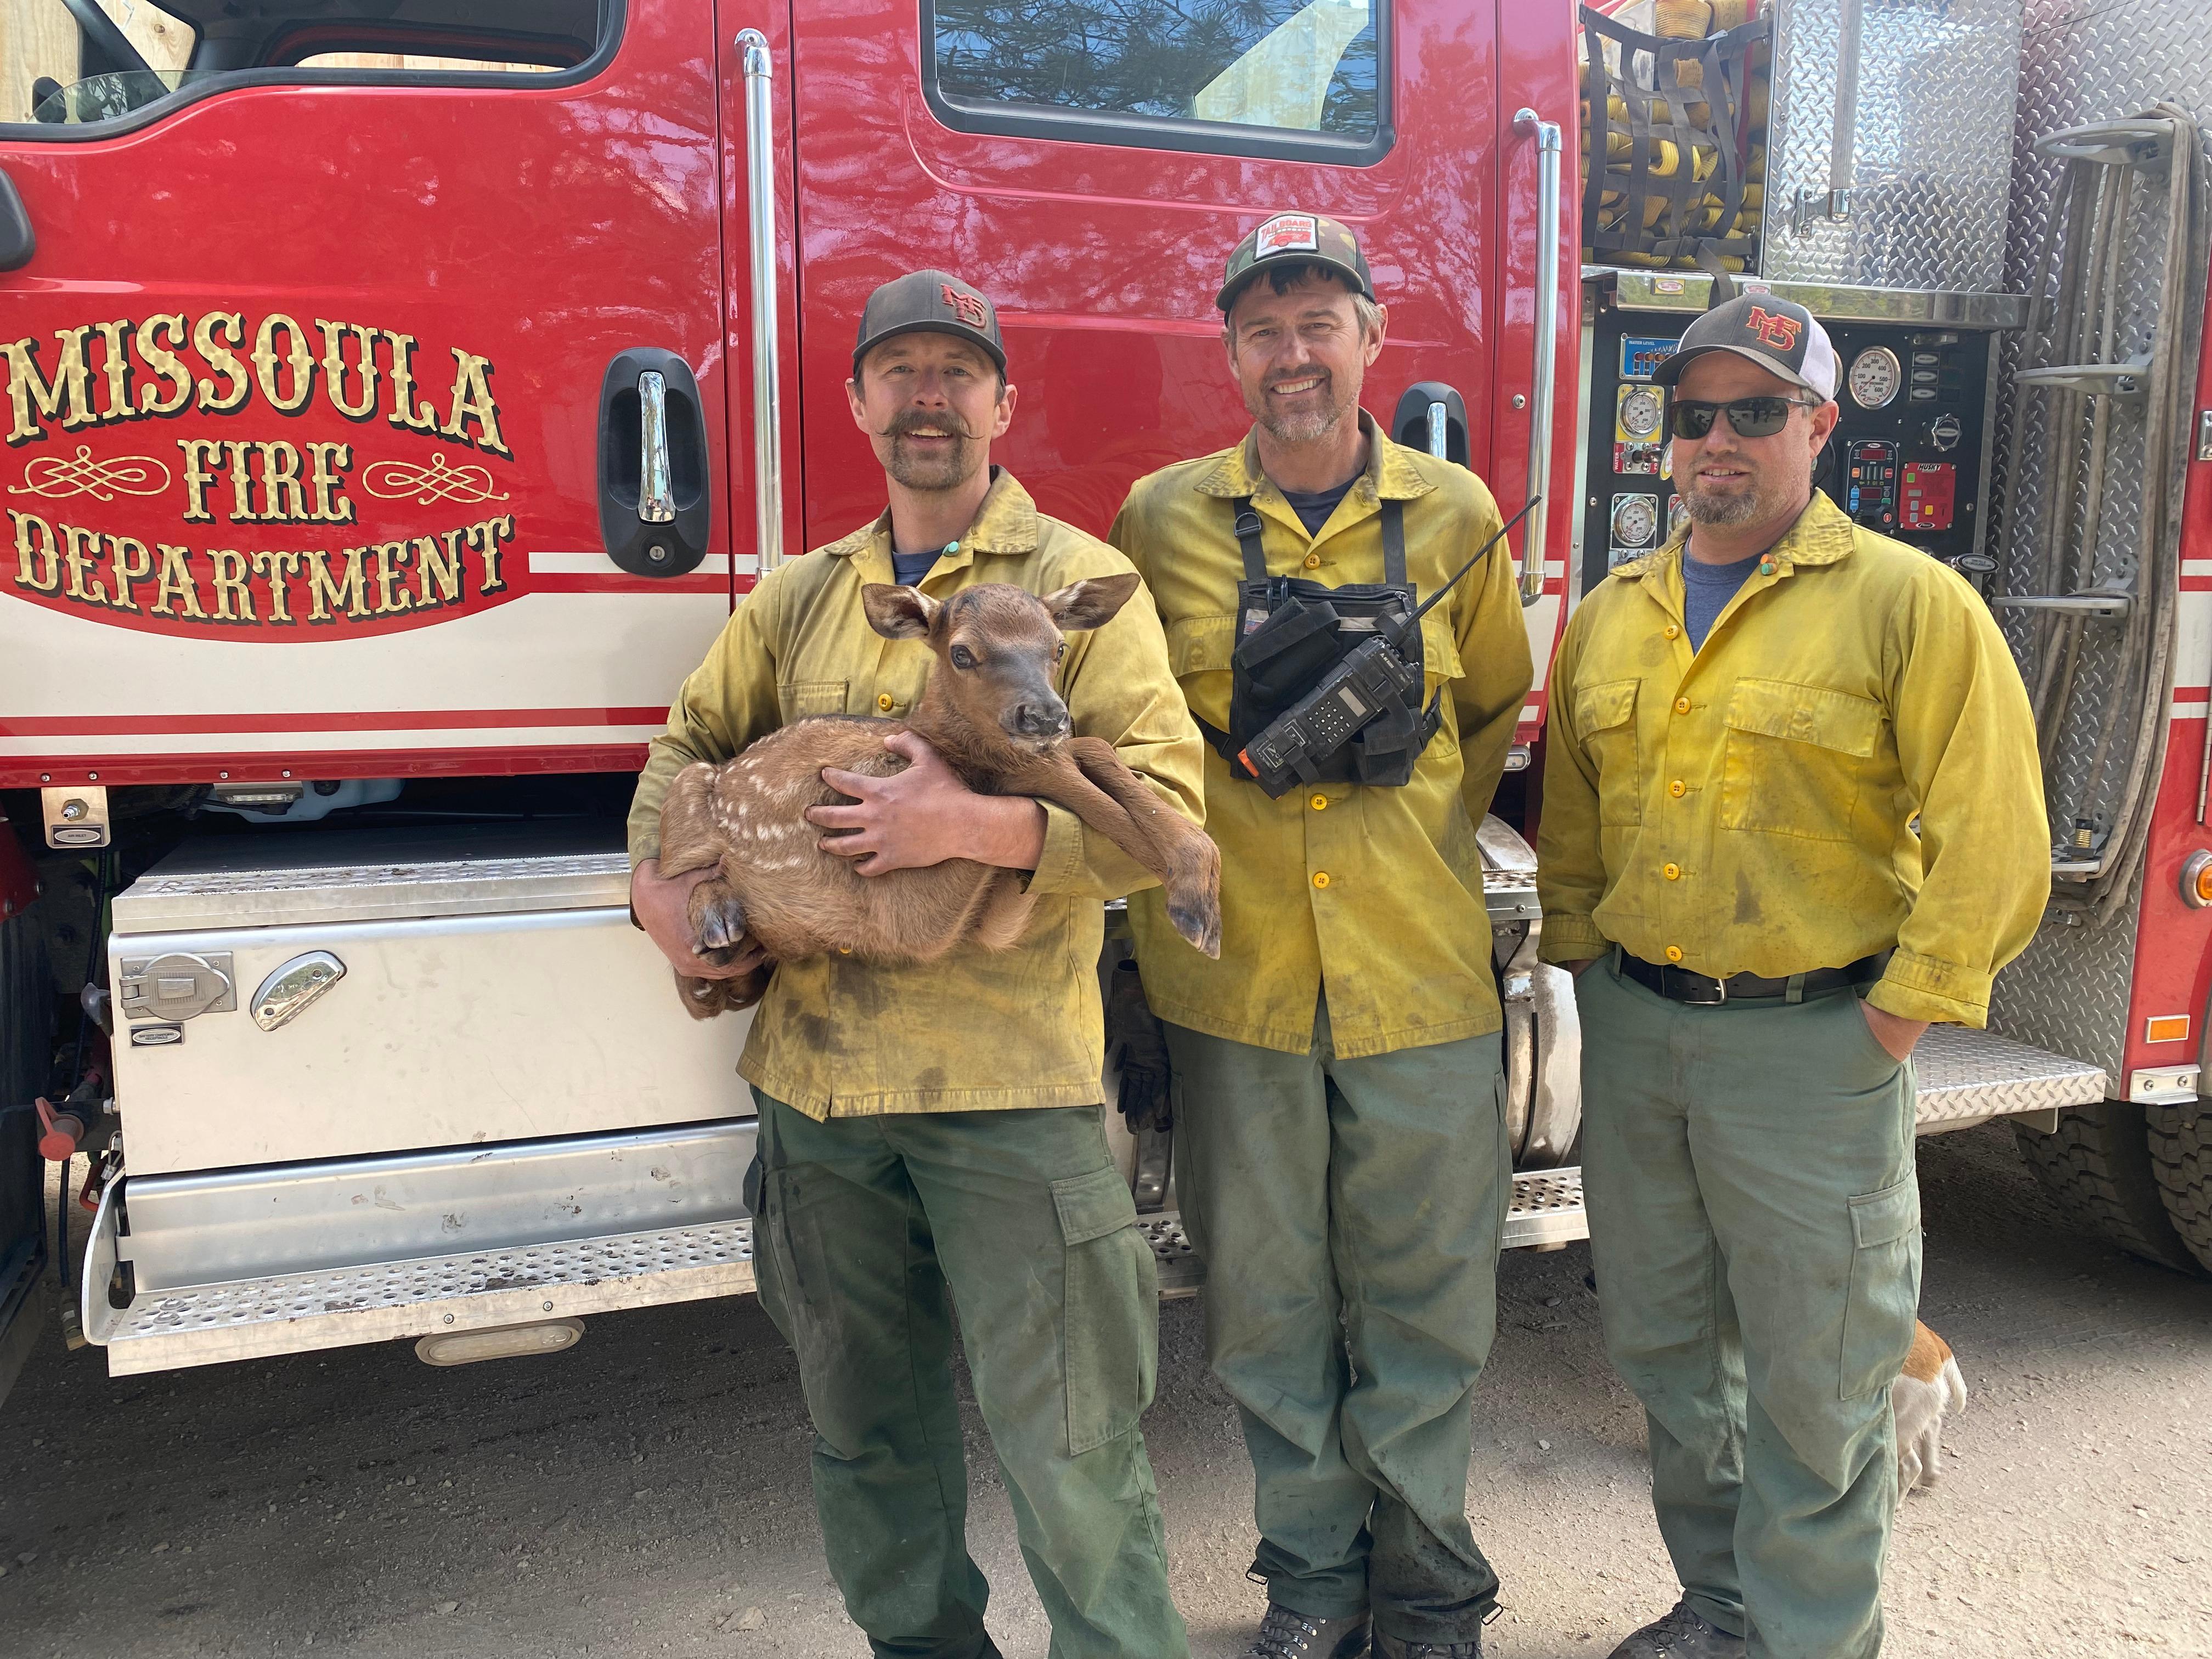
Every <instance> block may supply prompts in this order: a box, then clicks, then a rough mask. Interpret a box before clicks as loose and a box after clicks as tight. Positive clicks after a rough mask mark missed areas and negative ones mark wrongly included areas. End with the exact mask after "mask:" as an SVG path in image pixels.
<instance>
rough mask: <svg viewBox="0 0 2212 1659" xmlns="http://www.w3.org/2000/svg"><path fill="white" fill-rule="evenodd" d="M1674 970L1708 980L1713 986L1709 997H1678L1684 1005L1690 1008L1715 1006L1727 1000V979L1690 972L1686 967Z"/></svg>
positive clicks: (1691, 976) (1693, 977) (1694, 977)
mask: <svg viewBox="0 0 2212 1659" xmlns="http://www.w3.org/2000/svg"><path fill="white" fill-rule="evenodd" d="M1674 971H1675V972H1676V973H1678V974H1682V975H1687V976H1688V977H1690V978H1692V979H1702V980H1708V981H1711V985H1712V987H1713V994H1712V995H1711V996H1709V997H1682V998H1680V999H1678V1000H1680V1002H1682V1003H1683V1004H1684V1005H1685V1006H1688V1007H1692V1008H1717V1007H1719V1006H1721V1005H1722V1004H1723V1003H1724V1002H1726V1001H1727V1000H1728V981H1726V980H1724V979H1720V978H1717V977H1716V976H1714V975H1710V974H1692V973H1691V972H1690V970H1689V969H1686V968H1677V969H1675V970H1674Z"/></svg>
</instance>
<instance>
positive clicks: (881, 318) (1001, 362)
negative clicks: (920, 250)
mask: <svg viewBox="0 0 2212 1659" xmlns="http://www.w3.org/2000/svg"><path fill="white" fill-rule="evenodd" d="M902 334H951V335H954V336H957V337H958V338H960V339H963V340H970V341H973V342H974V343H975V344H977V345H979V346H981V348H982V349H984V350H985V351H987V352H988V353H989V354H990V358H991V361H992V362H994V363H996V364H997V365H998V366H999V373H1000V374H1005V373H1006V343H1005V342H1004V341H1003V340H1001V339H1000V337H999V308H998V307H996V306H994V305H993V304H992V303H991V301H990V300H989V298H988V296H987V295H985V294H984V292H983V290H982V289H979V288H977V287H976V286H975V284H974V283H964V282H963V281H961V280H960V278H959V277H957V276H954V275H953V274H952V273H951V271H949V270H915V271H909V272H908V273H907V274H906V275H905V276H899V277H895V278H894V279H892V280H891V281H890V282H888V283H884V285H883V286H882V287H881V288H879V289H877V290H876V291H875V292H874V293H873V294H871V295H868V303H867V305H866V307H864V308H863V309H862V311H861V313H860V341H859V343H857V344H856V345H854V348H853V373H854V374H855V375H857V374H860V359H861V358H863V357H865V356H867V355H868V351H869V349H870V348H871V347H874V346H879V345H881V344H882V343H884V341H886V340H890V339H896V338H897V337H898V336H900V335H902Z"/></svg>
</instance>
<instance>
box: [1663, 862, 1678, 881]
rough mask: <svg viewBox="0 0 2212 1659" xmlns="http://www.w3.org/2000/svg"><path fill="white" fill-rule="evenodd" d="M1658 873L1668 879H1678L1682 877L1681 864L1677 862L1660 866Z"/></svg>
mask: <svg viewBox="0 0 2212 1659" xmlns="http://www.w3.org/2000/svg"><path fill="white" fill-rule="evenodd" d="M1659 873H1660V874H1661V875H1662V876H1664V877H1666V878H1667V879H1668V880H1669V881H1680V880H1681V878H1682V866H1680V865H1679V864H1670V865H1668V866H1665V867H1664V868H1662V870H1661V871H1660V872H1659Z"/></svg>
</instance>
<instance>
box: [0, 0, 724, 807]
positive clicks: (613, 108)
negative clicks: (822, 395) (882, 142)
mask: <svg viewBox="0 0 2212 1659" xmlns="http://www.w3.org/2000/svg"><path fill="white" fill-rule="evenodd" d="M110 14H112V16H111V15H110ZM95 21H97V22H99V23H101V24H104V25H105V27H94V22H95ZM717 70H718V42H717V40H716V28H715V24H714V15H713V11H712V9H711V8H709V7H706V6H702V5H698V4H696V3H692V0H447V3H441V4H440V5H438V6H435V7H423V6H414V5H410V6H405V7H399V8H395V7H394V6H393V5H392V3H390V0H265V3H257V4H255V5H252V6H251V7H238V6H234V5H230V4H228V3H224V0H123V3H119V4H118V3H110V4H109V5H108V6H107V7H106V12H105V13H103V12H102V11H101V9H100V7H99V6H97V5H94V4H90V3H82V4H64V0H0V172H4V173H6V175H7V176H8V178H9V181H10V182H11V184H12V185H13V186H14V187H15V191H17V193H19V194H20V196H21V201H22V204H23V208H24V211H25V213H26V215H27V217H28V220H29V222H30V224H31V227H32V229H33V233H34V234H35V237H36V242H37V246H36V252H34V253H33V256H32V257H31V258H30V259H29V260H28V262H27V263H26V264H22V265H21V267H20V268H18V269H15V270H4V271H0V305H4V307H5V308H6V314H7V318H8V322H7V325H6V326H5V327H4V328H0V375H4V376H5V388H6V394H7V395H6V397H5V398H4V399H0V509H4V519H0V639H5V640H6V641H8V648H6V649H4V650H0V786H4V785H29V784H36V783H39V782H40V781H41V780H42V778H43V777H44V776H45V775H47V774H49V773H51V774H53V777H52V781H54V782H56V783H60V782H64V781H78V780H82V779H83V778H85V777H86V775H87V774H88V773H96V774H97V775H98V777H99V779H100V781H101V782H103V783H127V782H133V781H178V782H209V783H213V782H216V781H217V780H218V779H229V780H234V781H237V780H249V781H250V780H256V779H266V780H276V779H277V778H279V777H280V775H281V776H282V777H283V778H291V779H298V780H316V781H319V780H325V779H336V778H343V777H349V776H352V777H372V778H373V777H395V776H408V775H421V774H424V773H431V772H438V773H449V774H468V773H478V774H483V773H498V772H512V771H521V770H530V771H548V770H552V771H577V770H585V769H626V768H634V767H635V766H636V765H637V764H638V763H639V762H640V760H641V757H642V754H643V745H644V744H645V743H646V741H647V739H648V738H650V737H651V736H652V735H653V733H654V732H657V731H658V730H659V728H660V726H661V724H662V722H663V720H664V719H665V713H666V709H667V706H668V703H669V701H670V699H671V696H672V694H673V691H674V689H675V687H676V686H677V684H678V683H679V682H680V680H681V678H682V677H683V675H684V672H685V671H687V670H688V669H689V668H690V666H691V665H694V664H696V662H697V661H698V660H699V659H700V657H701V656H702V654H703V653H704V651H705V648H706V647H707V645H708V643H709V641H711V640H712V639H713V637H714V635H715V633H716V632H717V631H718V630H719V629H720V627H721V625H722V623H724V621H725V620H726V617H727V614H728V609H729V605H730V601H731V574H732V573H731V559H730V553H731V544H730V531H731V514H730V513H729V511H728V501H727V500H726V496H725V495H724V493H723V486H722V483H721V480H720V477H719V475H717V474H716V473H715V472H714V470H713V466H712V465H711V464H710V459H709V458H710V457H719V456H720V455H721V454H722V453H724V451H725V450H726V447H727V434H726V413H725V410H724V397H725V377H724V373H723V350H724V344H725V342H724V339H723V334H722V317H723V309H724V304H725V301H724V295H723V292H722V283H723V271H722V264H721V258H720V252H721V225H720V199H721V198H720V190H719V188H718V179H719V176H720V167H721V165H722V160H723V158H722V154H721V145H722V138H721V136H720V125H719V115H720V112H719V110H718V108H717V106H716V74H717ZM625 353H628V354H631V357H630V360H629V362H628V363H627V364H626V366H625V368H623V370H621V371H618V372H617V373H616V374H610V368H611V366H612V365H614V364H615V362H616V360H617V357H618V356H622V355H623V354H625ZM656 354H659V355H656ZM648 372H649V373H650V374H651V376H652V377H653V378H650V379H648V378H647V375H648ZM623 374H627V380H626V381H624V380H623ZM618 382H620V383H618ZM664 458H665V459H664ZM656 462H659V463H660V464H659V465H658V468H657V470H656V465H655V464H656ZM656 486H657V488H656ZM662 509H665V514H666V516H665V517H656V516H655V514H656V513H658V512H659V511H660V510H662ZM624 512H627V513H628V514H629V519H628V523H627V526H624V525H623V523H622V522H621V519H622V514H623V513H624ZM641 527H642V528H641ZM656 545H659V546H660V547H661V548H662V550H663V553H664V556H663V557H661V558H659V559H656V558H655V557H654V556H653V550H654V547H655V546H656ZM610 550H612V556H611V552H610ZM665 573H673V574H665Z"/></svg>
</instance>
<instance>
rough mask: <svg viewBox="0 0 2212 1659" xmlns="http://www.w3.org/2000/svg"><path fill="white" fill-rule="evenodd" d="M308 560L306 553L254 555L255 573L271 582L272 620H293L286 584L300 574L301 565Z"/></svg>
mask: <svg viewBox="0 0 2212 1659" xmlns="http://www.w3.org/2000/svg"><path fill="white" fill-rule="evenodd" d="M305 563H307V555H306V554H304V553H256V554H255V555H254V556H253V570H254V574H256V575H258V576H262V577H264V578H265V579H266V580H268V583H269V620H270V622H280V623H288V622H289V621H291V620H292V604H291V595H290V594H289V593H287V592H285V591H284V589H285V584H286V583H288V582H289V581H290V580H292V578H293V577H295V576H296V575H298V574H300V567H301V566H302V565H304V564H305Z"/></svg>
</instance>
